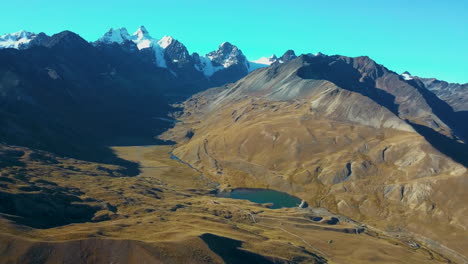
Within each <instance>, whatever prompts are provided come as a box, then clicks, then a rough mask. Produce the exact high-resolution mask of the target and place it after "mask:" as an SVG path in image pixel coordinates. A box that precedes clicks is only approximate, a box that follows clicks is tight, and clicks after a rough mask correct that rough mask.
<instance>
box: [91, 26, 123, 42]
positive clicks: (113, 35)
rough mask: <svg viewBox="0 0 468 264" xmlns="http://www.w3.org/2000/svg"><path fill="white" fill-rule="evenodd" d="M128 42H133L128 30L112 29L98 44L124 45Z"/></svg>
mask: <svg viewBox="0 0 468 264" xmlns="http://www.w3.org/2000/svg"><path fill="white" fill-rule="evenodd" d="M127 40H131V36H130V34H128V31H127V29H126V28H117V29H113V28H111V29H109V31H107V33H106V34H104V36H102V37H101V38H100V39H98V42H104V43H118V44H122V43H124V42H125V41H127Z"/></svg>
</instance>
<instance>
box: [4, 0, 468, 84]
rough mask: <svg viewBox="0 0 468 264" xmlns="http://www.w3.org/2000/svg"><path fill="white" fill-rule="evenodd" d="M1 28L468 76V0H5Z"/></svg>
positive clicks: (453, 78) (448, 77) (441, 76)
mask: <svg viewBox="0 0 468 264" xmlns="http://www.w3.org/2000/svg"><path fill="white" fill-rule="evenodd" d="M1 7H2V12H1V23H0V34H3V33H10V32H16V31H19V30H21V29H25V30H28V31H33V32H41V31H43V32H45V33H47V34H53V33H58V32H60V31H62V30H72V31H74V32H76V33H78V34H80V35H81V36H82V37H84V38H85V39H87V40H89V41H94V40H96V39H97V38H98V37H100V36H101V35H102V34H104V33H105V32H106V31H107V30H108V29H109V28H110V27H126V28H127V29H128V30H129V32H130V33H132V32H133V31H135V30H136V29H137V27H138V26H140V25H145V27H146V28H147V29H148V31H149V32H150V34H151V35H152V36H153V37H158V38H159V37H162V36H164V35H171V36H173V37H174V38H176V39H178V40H180V41H181V42H182V43H184V44H185V45H186V46H187V48H188V49H189V51H190V52H199V53H201V54H205V53H207V52H209V51H212V50H214V49H216V48H217V46H218V45H219V44H220V43H221V42H224V41H229V42H231V43H233V44H235V45H237V46H238V47H239V48H240V49H241V50H242V51H243V52H244V54H245V55H246V56H247V57H248V58H249V59H250V60H255V59H257V58H258V57H261V56H269V55H271V54H273V53H274V54H276V55H278V56H279V55H282V54H283V53H284V52H285V51H286V50H287V49H294V50H295V51H296V53H298V54H300V53H309V52H312V53H315V52H319V51H320V52H322V53H325V54H327V55H333V54H340V55H346V56H359V55H367V56H369V57H371V58H373V59H374V60H376V61H377V62H378V63H381V64H384V65H385V66H387V67H388V68H389V69H391V70H394V71H396V72H399V73H401V72H403V71H405V70H407V71H409V72H410V73H411V74H413V75H418V76H421V77H436V78H439V79H443V80H447V81H450V82H459V83H467V82H468V0H404V1H403V0H392V1H383V0H320V1H316V0H288V1H279V0H232V1H226V0H166V1H162V0H138V1H123V0H113V1H110V0H79V1H71V0H46V1H44V0H22V1H2V3H1Z"/></svg>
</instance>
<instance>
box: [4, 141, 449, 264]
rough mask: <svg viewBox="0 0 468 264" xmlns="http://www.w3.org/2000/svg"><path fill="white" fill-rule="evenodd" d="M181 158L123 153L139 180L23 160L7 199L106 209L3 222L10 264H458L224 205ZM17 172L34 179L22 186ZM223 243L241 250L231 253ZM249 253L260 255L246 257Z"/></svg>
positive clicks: (370, 234) (367, 233)
mask: <svg viewBox="0 0 468 264" xmlns="http://www.w3.org/2000/svg"><path fill="white" fill-rule="evenodd" d="M172 150H173V147H172V146H134V147H115V148H114V151H115V152H116V154H118V155H119V156H120V157H122V158H124V159H127V160H132V161H138V162H139V163H140V164H141V174H140V175H139V176H136V177H112V176H110V175H109V171H112V170H116V169H117V167H116V166H109V165H103V164H95V163H89V162H83V161H78V160H73V159H62V158H56V161H57V162H56V163H55V164H50V163H44V161H32V160H28V155H27V154H28V153H26V154H24V155H23V157H22V158H21V159H22V160H23V162H24V163H25V164H26V165H25V166H24V167H21V168H20V167H14V166H13V167H7V168H4V169H3V170H2V177H4V178H11V179H13V180H14V181H15V182H7V184H6V185H4V186H3V187H2V190H1V191H2V192H9V193H13V194H22V193H24V192H25V191H24V190H28V189H25V188H21V187H25V186H29V187H31V186H39V188H42V187H41V186H42V185H41V184H48V185H47V186H46V187H44V189H40V190H39V189H38V190H34V189H33V190H28V193H30V194H34V193H41V192H44V190H45V189H46V188H49V189H52V190H55V191H59V190H58V189H57V188H64V190H65V191H66V192H67V193H72V192H73V191H74V193H75V195H76V196H77V197H78V198H79V200H80V201H78V202H72V203H84V204H88V205H90V206H95V208H98V210H97V211H96V212H95V214H94V216H93V218H92V219H91V220H90V221H86V222H83V223H69V224H67V225H60V226H56V227H51V228H31V227H28V226H26V225H20V224H18V223H16V222H15V221H14V218H11V217H10V218H8V217H7V216H8V215H6V214H3V217H2V218H0V219H1V224H0V234H1V235H0V241H1V243H0V252H2V263H33V260H36V261H39V262H40V261H42V262H43V263H61V262H63V261H65V262H67V263H68V262H69V263H81V262H80V261H85V262H87V263H100V262H106V261H109V260H113V261H114V262H115V263H143V262H145V261H146V263H248V262H243V261H242V260H240V259H237V262H236V257H239V256H240V257H245V259H244V261H248V260H251V261H254V259H256V260H261V261H266V262H265V263H325V262H327V263H448V262H449V260H448V259H446V258H445V257H444V256H442V255H440V254H437V253H435V252H433V251H431V250H429V249H427V248H425V247H424V246H421V245H417V244H415V242H413V241H410V240H408V239H407V238H404V237H401V238H399V239H396V238H392V237H389V236H385V235H384V234H383V233H379V232H375V231H372V230H369V229H366V228H363V227H362V226H361V224H359V223H356V222H354V221H351V220H349V221H348V220H347V219H346V218H340V220H342V221H340V222H339V223H338V224H336V225H330V224H327V222H326V221H325V220H327V219H330V218H331V217H338V216H335V215H333V214H331V213H328V212H327V211H326V210H323V209H299V208H285V209H275V210H273V209H269V208H267V207H266V206H264V205H259V204H255V203H251V202H249V201H243V200H232V199H227V198H218V197H215V196H214V195H212V194H211V193H212V191H213V190H215V189H216V183H214V182H212V181H211V180H210V179H208V178H207V177H205V176H203V175H201V174H200V172H198V171H196V170H194V169H192V168H190V167H189V166H187V165H185V164H183V163H181V162H179V161H177V160H174V159H171V158H170V157H171V152H172ZM21 159H20V160H21ZM103 168H104V169H103ZM18 171H20V172H22V173H24V174H25V175H27V178H26V179H23V180H21V179H20V178H21V177H18V176H17V175H19V172H18ZM15 175H16V177H13V176H15ZM50 183H54V184H52V185H51V184H50ZM54 188H55V189H54ZM15 197H16V196H15ZM52 197H53V196H52ZM18 199H19V198H18ZM51 199H52V198H51ZM314 217H322V219H323V220H321V221H313V220H312V219H313V218H314ZM213 241H214V242H215V243H213ZM216 243H218V244H219V245H222V246H225V248H226V249H230V248H232V250H231V251H229V250H224V251H223V249H220V248H219V247H217V246H216ZM233 245H234V246H233ZM238 248H241V250H239V249H238ZM234 251H235V252H237V251H238V252H237V253H236V254H237V255H236V254H234V253H232V252H234ZM239 252H240V253H239ZM246 252H247V253H249V254H250V253H251V255H245V256H244V255H243V254H246ZM239 254H240V255H239ZM258 263H260V262H258Z"/></svg>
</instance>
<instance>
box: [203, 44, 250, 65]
mask: <svg viewBox="0 0 468 264" xmlns="http://www.w3.org/2000/svg"><path fill="white" fill-rule="evenodd" d="M207 57H208V58H209V59H210V60H211V61H212V62H213V65H215V66H223V67H224V68H228V67H230V66H232V65H235V64H245V65H246V67H247V59H246V58H245V56H244V54H243V53H242V51H241V50H240V49H239V48H238V47H237V46H234V45H232V44H231V43H229V42H223V43H221V45H219V48H218V50H217V51H212V52H210V53H208V54H207Z"/></svg>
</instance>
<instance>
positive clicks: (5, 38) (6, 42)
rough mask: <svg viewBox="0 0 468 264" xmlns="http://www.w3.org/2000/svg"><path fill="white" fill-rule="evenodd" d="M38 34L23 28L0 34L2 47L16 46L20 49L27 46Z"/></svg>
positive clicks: (0, 45)
mask: <svg viewBox="0 0 468 264" xmlns="http://www.w3.org/2000/svg"><path fill="white" fill-rule="evenodd" d="M36 36H37V35H36V34H34V33H32V32H28V31H25V30H21V31H18V32H15V33H10V34H5V35H2V36H0V48H4V49H6V48H14V49H19V48H22V47H25V46H27V45H28V44H29V42H31V40H33V39H34V38H36Z"/></svg>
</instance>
